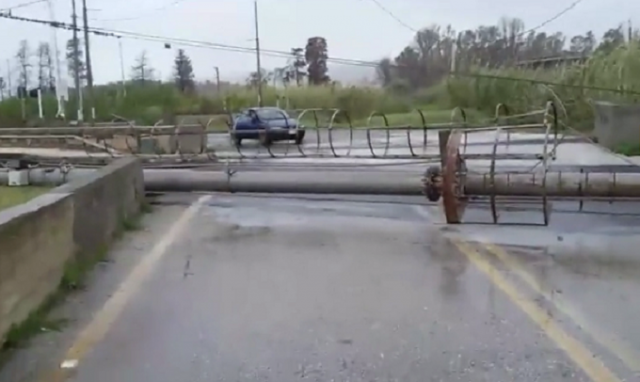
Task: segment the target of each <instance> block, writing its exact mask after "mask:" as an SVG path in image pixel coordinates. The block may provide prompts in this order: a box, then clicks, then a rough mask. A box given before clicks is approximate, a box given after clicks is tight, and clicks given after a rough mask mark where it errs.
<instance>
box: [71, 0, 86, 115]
mask: <svg viewBox="0 0 640 382" xmlns="http://www.w3.org/2000/svg"><path fill="white" fill-rule="evenodd" d="M71 8H72V13H71V19H72V21H71V23H72V27H73V65H74V66H75V67H76V70H75V73H74V79H73V80H74V82H75V86H76V91H77V92H78V122H82V120H83V119H84V118H83V115H84V113H83V110H82V88H80V57H79V56H80V55H79V52H78V15H77V14H76V0H71Z"/></svg>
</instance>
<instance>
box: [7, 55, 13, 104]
mask: <svg viewBox="0 0 640 382" xmlns="http://www.w3.org/2000/svg"><path fill="white" fill-rule="evenodd" d="M7 86H9V91H8V93H9V98H11V97H12V95H13V94H12V93H13V92H12V90H11V88H12V87H13V85H11V60H9V59H7Z"/></svg>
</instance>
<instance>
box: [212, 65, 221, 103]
mask: <svg viewBox="0 0 640 382" xmlns="http://www.w3.org/2000/svg"><path fill="white" fill-rule="evenodd" d="M213 68H214V69H215V70H216V92H217V93H218V96H220V68H218V67H217V66H214V67H213Z"/></svg>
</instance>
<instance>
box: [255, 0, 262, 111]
mask: <svg viewBox="0 0 640 382" xmlns="http://www.w3.org/2000/svg"><path fill="white" fill-rule="evenodd" d="M253 12H254V18H255V23H256V65H257V66H258V71H257V72H256V77H257V80H258V106H259V107H262V69H261V65H260V32H259V29H258V0H254V1H253Z"/></svg>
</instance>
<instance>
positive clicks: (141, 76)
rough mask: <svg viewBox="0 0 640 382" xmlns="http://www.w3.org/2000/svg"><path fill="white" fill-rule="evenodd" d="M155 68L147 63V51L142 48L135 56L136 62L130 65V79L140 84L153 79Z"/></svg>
mask: <svg viewBox="0 0 640 382" xmlns="http://www.w3.org/2000/svg"><path fill="white" fill-rule="evenodd" d="M154 72H155V70H154V69H153V68H152V67H151V65H150V64H149V58H148V57H147V51H146V50H143V51H142V52H141V53H140V55H139V56H138V57H137V58H136V63H135V65H133V66H132V67H131V79H132V80H133V81H134V82H137V83H139V84H141V85H144V84H145V83H147V82H148V81H153V78H154Z"/></svg>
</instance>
